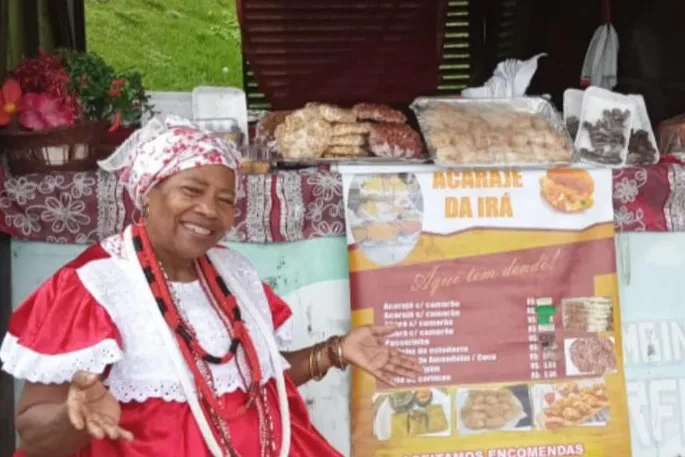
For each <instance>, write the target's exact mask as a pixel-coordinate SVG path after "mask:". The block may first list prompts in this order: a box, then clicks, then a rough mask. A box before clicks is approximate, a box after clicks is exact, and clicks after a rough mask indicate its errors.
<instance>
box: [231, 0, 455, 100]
mask: <svg viewBox="0 0 685 457" xmlns="http://www.w3.org/2000/svg"><path fill="white" fill-rule="evenodd" d="M452 3H454V4H455V5H456V6H457V7H459V6H461V5H460V4H463V3H465V2H463V1H461V2H449V1H448V0H435V1H431V2H426V1H425V0H376V1H369V0H367V1H361V0H347V1H340V0H319V1H312V0H288V1H285V0H280V1H277V0H243V1H242V2H239V15H240V19H241V25H242V30H243V52H244V56H245V59H246V61H245V65H244V68H245V75H244V76H245V78H244V81H245V88H246V91H247V94H248V103H249V107H250V108H252V109H258V108H274V109H285V108H294V107H298V106H301V104H302V103H303V102H304V101H307V100H320V101H329V102H333V103H340V104H342V105H346V104H348V105H349V104H351V103H355V102H358V101H362V100H375V101H379V102H385V103H390V104H406V103H408V102H410V101H411V100H412V99H413V98H414V97H415V96H416V95H419V94H424V93H431V92H434V91H435V90H436V89H437V87H438V86H439V85H441V84H442V83H443V78H442V77H441V75H440V73H439V67H440V65H441V63H443V60H442V51H443V38H444V35H445V28H446V18H447V16H448V8H453V6H452V5H451V4H452ZM455 22H456V25H453V26H452V27H453V29H459V27H460V26H461V28H462V31H461V32H457V37H455V38H458V39H463V37H464V35H463V33H466V32H467V29H468V27H467V26H466V24H464V23H463V22H461V23H460V21H459V20H457V21H455ZM459 33H462V35H460V34H459ZM462 54H463V53H462ZM451 58H452V59H457V60H459V59H460V58H462V59H463V57H462V56H460V55H459V53H456V54H455V55H452V56H451ZM466 59H468V56H467V57H466ZM449 64H450V63H449V62H448V63H447V65H449ZM456 65H457V67H454V68H460V67H459V66H458V65H459V62H457V63H456ZM462 65H463V64H462ZM454 68H453V69H452V71H454ZM447 80H448V81H450V79H449V78H448V79H447ZM261 94H264V95H265V96H266V97H264V96H263V95H261ZM266 99H268V101H269V103H267V102H266Z"/></svg>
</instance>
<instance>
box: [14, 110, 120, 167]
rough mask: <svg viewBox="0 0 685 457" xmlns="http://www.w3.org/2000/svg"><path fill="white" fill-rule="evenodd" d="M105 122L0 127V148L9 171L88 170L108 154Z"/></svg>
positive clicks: (110, 149) (109, 149)
mask: <svg viewBox="0 0 685 457" xmlns="http://www.w3.org/2000/svg"><path fill="white" fill-rule="evenodd" d="M107 127H108V124H107V122H100V121H97V122H85V123H82V124H77V125H73V126H65V127H57V128H53V129H47V130H40V131H21V130H9V129H8V130H0V151H2V152H4V153H5V154H6V155H7V162H8V166H9V171H10V172H11V173H12V174H13V175H25V174H30V173H49V172H52V171H88V170H94V169H96V168H97V161H98V160H101V159H103V158H105V157H107V155H109V154H110V153H111V151H112V149H113V146H109V147H107V145H106V144H105V138H106V135H107Z"/></svg>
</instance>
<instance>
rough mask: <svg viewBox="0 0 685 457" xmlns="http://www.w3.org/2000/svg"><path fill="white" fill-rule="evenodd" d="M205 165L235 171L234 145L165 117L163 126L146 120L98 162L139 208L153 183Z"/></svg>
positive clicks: (237, 161) (185, 122) (186, 122)
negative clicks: (118, 182)
mask: <svg viewBox="0 0 685 457" xmlns="http://www.w3.org/2000/svg"><path fill="white" fill-rule="evenodd" d="M207 165H224V166H225V167H227V168H230V169H231V170H237V169H238V167H239V166H240V151H239V150H238V148H237V146H236V145H235V144H234V143H232V142H230V141H226V140H224V139H222V138H220V137H219V136H218V135H216V134H214V133H211V132H208V131H206V130H203V129H201V128H199V127H198V126H196V125H194V124H193V123H192V122H190V121H189V120H187V119H183V118H180V117H177V116H169V117H167V118H166V119H165V121H164V123H162V122H160V121H159V120H157V119H152V120H150V122H148V123H147V124H146V125H145V127H143V128H141V129H139V130H137V131H136V132H134V133H133V134H132V135H131V136H130V137H129V138H128V139H127V140H126V141H125V142H124V143H123V144H122V145H121V146H119V147H118V148H117V150H116V151H114V153H113V154H112V155H111V156H109V157H108V158H107V159H105V160H102V161H100V162H99V166H100V168H102V169H103V170H105V171H109V172H113V173H117V174H118V175H119V179H120V180H121V181H122V182H123V183H124V185H125V186H126V188H127V190H128V193H129V194H130V195H131V198H132V199H133V202H134V204H135V205H136V207H137V208H139V209H140V208H142V207H143V203H144V199H145V196H146V195H147V193H148V192H149V190H150V189H152V188H153V187H154V186H155V185H156V184H157V183H159V182H161V181H163V180H165V179H166V178H169V177H171V176H173V175H175V174H177V173H179V172H181V171H184V170H189V169H192V168H197V167H203V166H207ZM236 183H237V180H236Z"/></svg>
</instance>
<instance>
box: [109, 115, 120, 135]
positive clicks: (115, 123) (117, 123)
mask: <svg viewBox="0 0 685 457" xmlns="http://www.w3.org/2000/svg"><path fill="white" fill-rule="evenodd" d="M119 127H121V113H116V114H115V115H114V117H113V118H112V125H110V127H109V132H110V133H112V132H114V131H116V130H117V129H119Z"/></svg>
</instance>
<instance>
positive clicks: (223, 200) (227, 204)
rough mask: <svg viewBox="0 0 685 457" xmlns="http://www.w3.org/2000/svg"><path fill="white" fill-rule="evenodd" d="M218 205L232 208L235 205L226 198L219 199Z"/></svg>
mask: <svg viewBox="0 0 685 457" xmlns="http://www.w3.org/2000/svg"><path fill="white" fill-rule="evenodd" d="M219 203H221V204H222V205H224V206H233V205H235V203H234V202H233V200H229V199H227V198H220V199H219Z"/></svg>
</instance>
